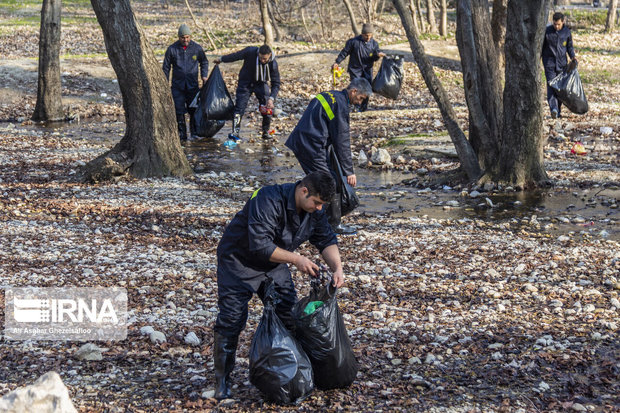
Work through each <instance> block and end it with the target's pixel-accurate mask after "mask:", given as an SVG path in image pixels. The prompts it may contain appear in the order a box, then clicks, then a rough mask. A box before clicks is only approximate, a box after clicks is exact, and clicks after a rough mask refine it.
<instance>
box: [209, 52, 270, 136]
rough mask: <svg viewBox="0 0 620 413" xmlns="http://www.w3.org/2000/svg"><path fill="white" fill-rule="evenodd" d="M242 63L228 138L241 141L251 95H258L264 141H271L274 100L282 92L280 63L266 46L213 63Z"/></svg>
mask: <svg viewBox="0 0 620 413" xmlns="http://www.w3.org/2000/svg"><path fill="white" fill-rule="evenodd" d="M237 60H243V66H241V70H240V71H239V81H238V83H237V92H236V93H235V112H234V116H233V124H232V132H231V133H230V135H228V137H229V138H230V139H234V140H237V139H239V138H240V136H239V135H240V130H241V118H242V117H243V114H244V113H245V108H246V107H247V106H248V101H249V100H250V96H251V95H252V93H254V95H255V96H256V99H257V100H258V104H259V110H260V113H261V115H262V117H263V123H262V128H261V129H262V138H263V139H269V135H270V134H271V133H272V131H270V129H269V128H270V127H271V115H272V114H273V108H274V101H275V100H276V96H278V91H279V90H280V70H279V69H278V62H277V61H276V58H275V56H274V55H273V52H272V50H271V48H270V47H269V46H268V45H266V44H264V45H262V46H261V47H255V46H250V47H246V48H245V49H242V50H239V51H237V52H234V53H230V54H227V55H224V56H222V57H221V58H219V59H215V60H214V61H213V63H215V64H216V65H217V64H219V63H222V62H223V63H229V62H235V61H237ZM269 85H271V88H270V87H269Z"/></svg>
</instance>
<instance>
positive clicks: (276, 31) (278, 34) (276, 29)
mask: <svg viewBox="0 0 620 413" xmlns="http://www.w3.org/2000/svg"><path fill="white" fill-rule="evenodd" d="M267 11H268V12H269V20H270V21H271V25H272V26H273V31H274V34H275V38H274V40H275V41H276V42H279V41H281V40H282V33H281V32H280V27H278V22H277V21H276V17H275V16H274V14H273V7H272V6H271V1H270V0H267Z"/></svg>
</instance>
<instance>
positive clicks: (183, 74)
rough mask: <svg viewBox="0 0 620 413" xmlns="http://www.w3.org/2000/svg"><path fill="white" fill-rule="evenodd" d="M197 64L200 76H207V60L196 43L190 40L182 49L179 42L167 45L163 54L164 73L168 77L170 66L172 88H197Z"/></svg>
mask: <svg viewBox="0 0 620 413" xmlns="http://www.w3.org/2000/svg"><path fill="white" fill-rule="evenodd" d="M198 65H200V77H207V76H208V75H209V62H208V61H207V56H206V55H205V52H204V50H202V47H201V46H200V45H199V44H198V43H196V42H195V41H193V40H190V42H189V44H188V45H187V49H183V46H181V43H180V42H174V43H173V44H171V45H170V47H168V49H167V50H166V54H165V56H164V64H163V69H164V75H166V79H168V78H169V76H170V68H172V89H178V90H191V89H198Z"/></svg>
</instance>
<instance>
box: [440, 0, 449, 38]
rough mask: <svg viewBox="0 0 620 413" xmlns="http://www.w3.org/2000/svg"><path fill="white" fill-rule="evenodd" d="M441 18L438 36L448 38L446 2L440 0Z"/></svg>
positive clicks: (445, 0)
mask: <svg viewBox="0 0 620 413" xmlns="http://www.w3.org/2000/svg"><path fill="white" fill-rule="evenodd" d="M440 13H441V18H440V23H439V34H440V35H441V36H443V37H447V36H448V2H447V0H441V9H440Z"/></svg>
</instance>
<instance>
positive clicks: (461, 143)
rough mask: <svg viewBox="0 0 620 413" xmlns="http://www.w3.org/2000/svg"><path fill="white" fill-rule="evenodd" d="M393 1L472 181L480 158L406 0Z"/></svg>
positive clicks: (423, 75)
mask: <svg viewBox="0 0 620 413" xmlns="http://www.w3.org/2000/svg"><path fill="white" fill-rule="evenodd" d="M392 2H393V3H394V6H395V7H396V11H397V12H398V15H399V16H400V19H401V21H402V23H403V27H404V29H405V33H406V34H407V39H409V45H410V47H411V51H412V52H413V57H414V59H415V62H416V64H417V65H418V68H419V69H420V72H421V73H422V77H423V78H424V81H425V82H426V86H427V87H428V90H429V91H430V92H431V94H432V95H433V97H434V98H435V101H436V102H437V106H438V107H439V110H440V112H441V116H442V117H443V121H444V124H445V125H446V129H448V133H449V134H450V138H451V139H452V143H453V144H454V147H455V148H456V153H457V154H458V156H459V160H460V161H461V168H462V169H463V171H465V174H466V175H467V178H468V179H469V180H470V181H473V180H476V179H478V178H479V177H480V173H481V171H480V166H479V165H478V160H477V159H476V154H475V152H474V150H473V149H472V147H471V145H470V144H469V142H468V141H467V138H466V137H465V134H464V133H463V131H462V130H461V128H460V127H459V124H458V119H457V118H456V114H455V113H454V109H453V108H452V105H451V104H450V100H449V99H448V94H447V93H446V91H445V90H444V88H443V86H442V85H441V82H439V79H437V76H436V75H435V72H434V71H433V66H432V65H431V63H430V62H429V60H428V58H427V57H426V54H425V53H424V47H423V46H422V43H420V40H419V39H418V37H417V36H416V34H415V30H414V29H413V21H412V20H411V14H410V13H409V11H408V9H407V7H406V6H405V2H404V0H392Z"/></svg>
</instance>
